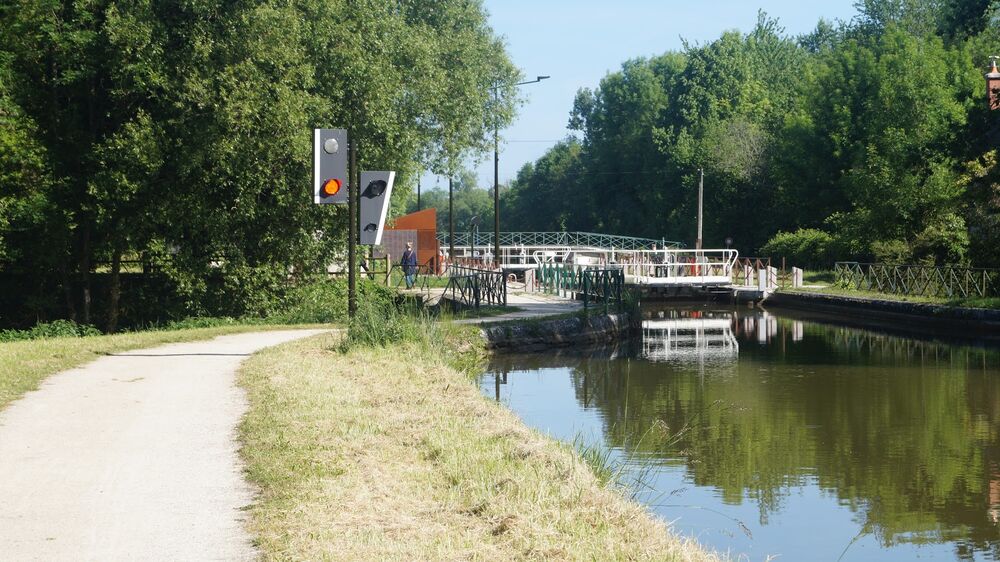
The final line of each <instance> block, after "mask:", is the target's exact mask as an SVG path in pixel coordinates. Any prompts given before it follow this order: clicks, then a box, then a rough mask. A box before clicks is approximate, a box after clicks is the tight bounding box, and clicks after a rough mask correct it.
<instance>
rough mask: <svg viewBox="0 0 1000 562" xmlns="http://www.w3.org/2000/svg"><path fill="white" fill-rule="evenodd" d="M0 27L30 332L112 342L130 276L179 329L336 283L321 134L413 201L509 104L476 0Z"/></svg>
mask: <svg viewBox="0 0 1000 562" xmlns="http://www.w3.org/2000/svg"><path fill="white" fill-rule="evenodd" d="M0 28H3V29H4V33H3V34H0V260H4V261H3V262H2V265H0V268H2V270H3V271H4V272H5V273H7V274H11V275H18V276H21V278H23V279H25V280H27V281H25V283H27V285H28V286H36V287H38V288H39V291H41V292H43V293H44V294H41V293H40V294H38V295H37V298H38V301H39V302H43V301H44V302H47V303H49V304H47V305H46V306H39V307H38V308H36V309H35V310H33V311H32V312H31V314H33V315H34V316H36V317H45V316H59V315H67V316H70V317H72V318H74V319H79V320H80V321H83V322H87V323H91V322H95V323H102V324H105V325H106V326H108V327H109V328H111V329H114V328H115V326H116V325H117V321H118V313H119V302H118V301H119V297H120V294H119V291H120V285H121V281H120V273H121V272H122V271H123V267H124V266H123V265H122V264H123V262H134V263H135V264H136V265H135V267H141V268H142V270H143V271H144V272H146V273H147V274H148V275H153V274H155V275H159V276H160V277H162V278H163V280H164V284H165V285H166V286H168V287H169V290H168V291H167V292H166V296H165V297H164V298H166V299H167V300H169V306H168V307H167V308H168V309H169V310H170V311H171V312H170V313H171V314H175V315H187V314H247V313H259V312H263V311H264V309H266V307H267V306H268V303H269V302H271V301H272V299H271V297H272V296H273V294H274V293H275V291H280V287H281V286H282V285H283V284H284V283H285V281H286V279H287V277H288V275H289V272H290V271H292V272H306V271H310V270H317V269H325V264H327V263H329V261H330V259H331V257H332V256H333V255H335V254H338V253H340V252H341V249H342V247H343V245H344V241H345V240H346V235H345V230H346V226H345V225H346V209H341V208H335V207H334V206H325V207H323V208H320V207H318V206H315V205H312V204H311V203H310V202H311V193H310V191H311V181H310V173H311V165H310V158H311V149H310V142H311V129H312V128H314V127H331V126H340V127H347V128H349V129H350V131H351V134H352V141H354V142H357V144H358V146H359V154H360V160H359V165H360V166H361V167H362V168H374V169H394V170H397V171H399V174H400V176H399V177H400V180H399V183H400V187H401V192H402V193H403V194H404V195H405V191H406V189H407V188H408V186H409V185H410V184H412V183H413V181H412V180H413V179H414V178H415V174H416V173H417V172H418V171H419V170H422V169H428V168H430V169H433V170H437V171H441V172H446V171H454V170H457V167H458V163H459V162H461V160H462V159H463V158H464V156H465V155H466V154H468V153H469V152H470V151H473V152H478V151H481V150H483V149H484V148H485V147H486V146H487V145H488V144H489V142H490V141H491V135H490V132H491V131H492V130H493V126H494V124H495V123H499V124H501V125H503V124H505V123H507V122H509V121H510V119H511V118H512V115H513V111H514V107H515V102H516V100H515V99H514V91H513V86H512V84H513V83H514V82H515V81H516V78H517V76H518V71H517V69H516V68H515V67H514V66H513V65H512V63H511V62H510V60H509V58H508V56H507V53H506V51H505V47H504V45H503V42H502V40H501V39H500V38H499V37H497V36H496V34H495V33H494V32H493V30H492V29H491V28H490V27H489V25H488V22H487V16H486V13H485V11H484V9H483V7H482V4H481V2H480V1H478V0H473V1H469V0H435V1H433V2H431V1H420V0H413V1H405V2H398V1H395V0H393V1H389V0H365V1H361V2H354V1H334V2H328V1H323V2H320V1H317V0H294V1H292V2H274V1H272V0H252V1H248V2H236V3H233V2H223V1H220V0H196V1H193V2H185V3H172V2H168V3H162V2H148V1H140V2H119V1H117V0H94V1H91V2H72V1H68V0H12V1H11V2H7V3H6V4H4V5H3V6H0ZM498 85H499V88H498V89H497V91H498V92H499V95H498V96H496V97H494V96H493V90H492V88H494V87H496V86H498ZM105 274H106V275H105ZM98 277H100V280H99V281H98V280H97V278H98ZM105 277H106V278H105ZM53 279H55V280H57V281H55V282H53V281H51V280H53ZM98 285H100V288H98ZM53 291H55V292H57V293H62V294H63V297H62V298H54V297H52V296H51V294H50V293H51V292H53ZM53 302H60V303H62V304H61V306H59V307H54V306H52V305H51V303H53ZM96 302H100V303H102V304H101V306H100V309H101V310H100V312H97V311H95V310H94V307H95V306H96V305H95V304H94V303H96Z"/></svg>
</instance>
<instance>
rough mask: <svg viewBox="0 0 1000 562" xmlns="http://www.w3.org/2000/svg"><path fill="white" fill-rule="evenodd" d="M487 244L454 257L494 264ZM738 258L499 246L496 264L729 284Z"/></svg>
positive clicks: (641, 280)
mask: <svg viewBox="0 0 1000 562" xmlns="http://www.w3.org/2000/svg"><path fill="white" fill-rule="evenodd" d="M491 250H492V248H490V247H479V246H477V247H476V248H475V249H473V248H472V247H469V246H464V247H456V248H455V254H456V256H455V259H456V261H461V260H463V259H472V260H475V261H479V262H482V263H484V264H490V265H492V264H494V260H493V254H492V253H491ZM738 258H739V252H737V251H736V250H678V249H673V248H666V249H656V250H646V249H644V250H622V249H618V248H595V247H580V246H561V245H552V246H527V245H512V246H501V247H500V266H501V267H502V268H510V269H537V268H538V267H539V266H542V265H550V264H567V265H579V266H587V267H620V268H622V270H623V271H624V274H625V279H626V283H628V284H639V285H729V284H732V283H733V272H734V268H735V267H736V264H737V261H738Z"/></svg>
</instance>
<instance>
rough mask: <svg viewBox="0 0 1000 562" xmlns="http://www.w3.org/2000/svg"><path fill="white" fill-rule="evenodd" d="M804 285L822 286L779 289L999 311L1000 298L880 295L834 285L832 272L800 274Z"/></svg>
mask: <svg viewBox="0 0 1000 562" xmlns="http://www.w3.org/2000/svg"><path fill="white" fill-rule="evenodd" d="M802 278H803V283H804V284H805V285H824V286H822V287H819V286H817V287H808V286H807V287H803V288H801V289H792V288H785V289H781V290H782V291H785V292H790V293H796V292H801V293H820V294H825V295H837V296H844V297H854V298H862V299H878V300H888V301H899V302H912V303H922V304H937V305H944V306H957V307H966V308H988V309H1000V298H997V297H968V298H946V297H924V296H910V295H896V294H892V293H882V292H878V291H862V290H859V289H854V288H849V287H843V286H839V285H837V284H836V277H835V275H834V273H833V272H832V271H805V272H803V274H802Z"/></svg>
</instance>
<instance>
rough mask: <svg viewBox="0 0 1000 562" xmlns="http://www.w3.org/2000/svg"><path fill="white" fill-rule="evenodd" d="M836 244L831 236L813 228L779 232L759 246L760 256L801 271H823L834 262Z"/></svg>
mask: <svg viewBox="0 0 1000 562" xmlns="http://www.w3.org/2000/svg"><path fill="white" fill-rule="evenodd" d="M835 248H836V244H835V242H834V239H833V237H832V236H830V235H829V234H828V233H826V232H823V231H822V230H816V229H814V228H800V229H799V230H796V231H795V232H779V233H777V234H775V235H774V236H772V237H771V239H770V240H768V241H767V243H766V244H764V245H763V246H761V248H760V255H761V256H764V257H769V258H771V259H772V261H773V260H775V259H777V260H779V261H780V259H781V258H784V259H785V260H786V262H787V263H788V264H789V266H795V267H799V268H803V269H824V268H830V267H832V266H833V262H834V261H836V253H837V252H836V251H835Z"/></svg>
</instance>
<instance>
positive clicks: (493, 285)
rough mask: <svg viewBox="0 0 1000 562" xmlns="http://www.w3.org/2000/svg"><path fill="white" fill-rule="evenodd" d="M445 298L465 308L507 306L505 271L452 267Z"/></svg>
mask: <svg viewBox="0 0 1000 562" xmlns="http://www.w3.org/2000/svg"><path fill="white" fill-rule="evenodd" d="M444 296H447V297H449V298H450V300H452V301H454V302H457V303H460V304H463V305H465V306H469V307H473V308H479V307H480V306H482V305H484V304H485V305H493V306H507V277H506V276H505V275H504V273H503V271H494V270H488V269H474V268H471V267H461V266H457V265H452V266H450V267H449V279H448V286H447V287H445V289H444Z"/></svg>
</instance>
